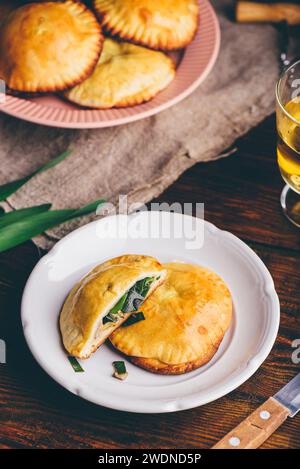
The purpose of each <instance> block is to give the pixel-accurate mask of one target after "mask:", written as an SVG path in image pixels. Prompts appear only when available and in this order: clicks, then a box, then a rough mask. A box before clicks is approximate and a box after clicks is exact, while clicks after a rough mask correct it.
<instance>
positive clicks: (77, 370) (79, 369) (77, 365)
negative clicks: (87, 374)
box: [68, 357, 84, 373]
mask: <svg viewBox="0 0 300 469" xmlns="http://www.w3.org/2000/svg"><path fill="white" fill-rule="evenodd" d="M68 360H69V362H70V363H71V365H72V368H73V370H74V371H75V373H82V372H84V369H83V368H82V366H81V365H80V363H78V361H77V360H76V358H75V357H68Z"/></svg>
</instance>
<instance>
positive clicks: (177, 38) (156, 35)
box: [94, 0, 199, 50]
mask: <svg viewBox="0 0 300 469" xmlns="http://www.w3.org/2000/svg"><path fill="white" fill-rule="evenodd" d="M94 7H95V10H96V12H97V13H98V15H99V18H100V20H101V23H102V26H103V28H104V29H105V30H106V31H107V32H108V33H110V34H112V35H117V36H119V37H120V38H122V39H124V40H127V41H132V42H135V43H136V44H141V45H144V46H146V47H151V48H152V49H163V50H175V49H181V48H183V47H186V46H187V45H188V44H189V43H190V42H191V41H192V39H193V37H194V35H195V33H196V31H197V28H198V20H199V5H198V0H94Z"/></svg>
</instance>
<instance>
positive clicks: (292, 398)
mask: <svg viewBox="0 0 300 469" xmlns="http://www.w3.org/2000/svg"><path fill="white" fill-rule="evenodd" d="M273 398H274V399H276V401H277V402H279V403H280V404H282V405H284V406H285V407H286V408H287V409H289V411H290V415H289V416H290V417H295V415H296V414H297V413H298V412H299V410H300V373H299V374H298V375H297V376H295V378H293V379H292V381H290V382H289V383H288V384H286V385H285V386H284V387H283V388H282V389H280V391H278V392H277V393H276V394H275V395H274V396H273Z"/></svg>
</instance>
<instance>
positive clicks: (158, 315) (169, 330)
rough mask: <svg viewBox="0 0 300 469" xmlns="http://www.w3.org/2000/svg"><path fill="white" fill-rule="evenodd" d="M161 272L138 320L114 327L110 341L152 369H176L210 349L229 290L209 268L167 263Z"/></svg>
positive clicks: (219, 333) (189, 366) (225, 321)
mask: <svg viewBox="0 0 300 469" xmlns="http://www.w3.org/2000/svg"><path fill="white" fill-rule="evenodd" d="M164 267H165V268H167V270H168V274H167V277H166V279H165V282H164V283H163V285H161V286H160V287H159V288H158V289H157V290H156V291H155V292H154V293H153V295H151V296H150V297H149V298H148V299H147V300H146V301H145V303H144V304H143V307H142V311H143V314H144V317H145V320H144V321H140V322H137V323H135V324H133V325H131V326H128V327H121V328H119V329H118V330H117V331H115V332H114V333H113V334H112V335H111V337H110V340H111V342H112V344H113V345H114V346H115V347H116V348H117V349H118V350H120V351H121V352H123V353H124V354H125V355H128V356H129V357H130V359H131V360H132V362H133V363H135V364H136V365H138V366H140V367H142V368H145V369H147V370H149V371H152V372H154V373H161V374H181V373H186V372H188V371H191V370H193V369H195V368H198V367H200V366H202V365H204V364H205V363H207V362H208V361H209V360H210V359H211V358H212V357H213V356H214V354H215V353H216V351H217V349H218V347H219V345H220V343H221V341H222V339H223V337H224V334H225V332H226V330H227V329H228V327H229V324H230V321H231V316H232V301H231V295H230V292H229V290H228V288H227V286H226V285H225V283H224V281H223V280H222V279H221V278H220V277H219V276H218V275H217V274H215V273H214V272H212V271H210V270H208V269H206V268H202V267H198V266H195V265H188V264H181V263H170V264H166V265H165V266H164Z"/></svg>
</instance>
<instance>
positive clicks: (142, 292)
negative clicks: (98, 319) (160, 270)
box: [103, 277, 159, 324]
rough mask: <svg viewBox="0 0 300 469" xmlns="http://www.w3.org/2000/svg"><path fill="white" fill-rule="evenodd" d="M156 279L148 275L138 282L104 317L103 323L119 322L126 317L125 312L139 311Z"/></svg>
mask: <svg viewBox="0 0 300 469" xmlns="http://www.w3.org/2000/svg"><path fill="white" fill-rule="evenodd" d="M158 279H159V277H157V278H156V280H158ZM154 280H155V277H146V278H144V279H142V280H139V281H138V282H136V283H135V285H133V287H131V288H130V290H128V292H126V293H125V294H124V295H123V296H122V297H121V298H120V299H119V301H118V302H117V303H116V304H115V306H114V307H113V308H112V309H111V310H110V312H109V313H108V314H107V315H106V316H105V317H104V318H103V324H106V323H108V322H114V323H115V322H118V321H119V320H120V319H122V318H124V313H125V314H127V313H132V312H134V311H137V310H138V309H139V307H140V306H141V304H142V303H143V301H144V299H145V297H146V296H147V293H148V292H149V290H150V287H151V285H152V283H153V282H154Z"/></svg>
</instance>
